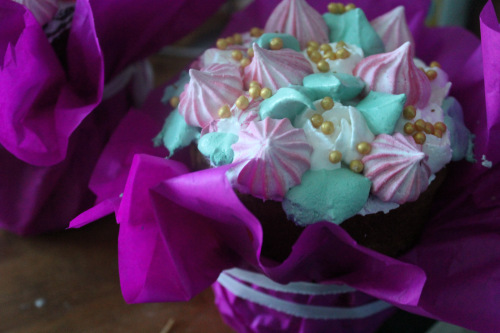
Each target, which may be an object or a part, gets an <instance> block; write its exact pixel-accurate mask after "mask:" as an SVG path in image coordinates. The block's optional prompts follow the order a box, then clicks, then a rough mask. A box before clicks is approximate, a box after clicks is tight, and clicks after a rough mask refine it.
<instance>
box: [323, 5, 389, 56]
mask: <svg viewBox="0 0 500 333" xmlns="http://www.w3.org/2000/svg"><path fill="white" fill-rule="evenodd" d="M323 19H324V20H325V22H326V25H327V26H328V29H329V30H330V35H329V37H330V41H331V42H338V41H341V40H343V41H344V42H346V43H348V44H354V45H357V46H359V47H360V48H361V49H362V50H363V52H364V54H365V57H367V56H370V55H373V54H377V53H383V52H385V47H384V42H382V39H381V38H380V37H379V35H378V34H377V33H376V32H375V29H373V27H372V26H371V25H370V22H368V19H367V18H366V16H365V13H364V12H363V11H362V10H361V9H359V8H356V9H353V10H350V11H347V12H346V13H344V14H340V15H338V14H331V13H326V14H324V15H323Z"/></svg>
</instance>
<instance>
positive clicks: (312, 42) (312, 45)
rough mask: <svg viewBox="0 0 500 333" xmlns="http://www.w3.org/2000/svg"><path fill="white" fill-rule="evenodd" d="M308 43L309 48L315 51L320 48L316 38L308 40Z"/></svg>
mask: <svg viewBox="0 0 500 333" xmlns="http://www.w3.org/2000/svg"><path fill="white" fill-rule="evenodd" d="M306 45H307V48H311V49H312V50H314V51H316V50H318V49H319V43H318V42H317V41H315V40H310V41H308V42H307V44H306Z"/></svg>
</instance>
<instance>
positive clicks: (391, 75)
mask: <svg viewBox="0 0 500 333" xmlns="http://www.w3.org/2000/svg"><path fill="white" fill-rule="evenodd" d="M353 74H354V75H355V76H359V77H360V78H361V79H363V81H365V82H366V83H367V85H368V87H369V88H370V90H375V91H378V92H385V93H389V94H393V95H398V94H405V95H406V97H407V99H406V105H415V106H418V107H425V106H426V105H427V103H428V102H429V99H430V97H431V85H430V82H429V79H428V78H427V76H426V75H425V73H424V72H422V71H421V70H420V69H418V68H417V66H415V64H414V63H413V50H412V47H411V44H410V43H409V42H406V43H404V44H403V45H401V46H400V47H399V48H398V49H396V50H394V51H392V52H388V53H380V54H375V55H372V56H369V57H367V58H365V59H363V60H361V62H359V63H358V65H357V66H356V67H355V68H354V71H353Z"/></svg>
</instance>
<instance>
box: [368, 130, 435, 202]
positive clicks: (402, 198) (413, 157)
mask: <svg viewBox="0 0 500 333" xmlns="http://www.w3.org/2000/svg"><path fill="white" fill-rule="evenodd" d="M371 145H372V151H371V153H370V154H369V155H367V156H365V157H363V159H362V162H363V164H364V175H365V177H367V178H368V179H370V180H371V181H372V183H373V185H372V193H373V194H375V195H376V196H377V197H378V198H379V199H381V200H383V201H391V202H396V203H398V204H400V205H401V204H403V203H405V202H408V201H415V200H417V199H418V197H419V195H420V193H422V192H424V191H425V190H426V189H427V187H428V186H429V177H430V176H431V170H430V168H429V166H428V164H427V160H428V156H427V155H426V154H425V153H423V152H422V146H421V145H417V144H416V143H415V141H414V140H413V138H412V137H405V136H404V135H402V134H401V133H396V134H395V135H394V136H391V135H387V134H380V135H379V136H377V137H376V138H375V140H374V141H373V142H372V144H371Z"/></svg>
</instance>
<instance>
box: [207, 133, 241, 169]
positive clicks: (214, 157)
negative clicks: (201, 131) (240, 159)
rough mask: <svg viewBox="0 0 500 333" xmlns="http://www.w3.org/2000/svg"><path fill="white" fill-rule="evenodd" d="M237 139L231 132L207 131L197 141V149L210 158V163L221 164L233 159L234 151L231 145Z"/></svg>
mask: <svg viewBox="0 0 500 333" xmlns="http://www.w3.org/2000/svg"><path fill="white" fill-rule="evenodd" d="M237 141H238V136H237V135H236V134H233V133H223V132H213V133H207V134H205V135H203V136H202V137H201V138H200V140H199V141H198V150H199V151H200V153H202V154H203V155H205V156H207V157H209V158H210V163H211V164H212V165H214V166H221V165H225V164H229V163H231V162H232V161H233V158H234V151H233V149H232V148H231V145H232V144H234V143H236V142H237Z"/></svg>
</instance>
